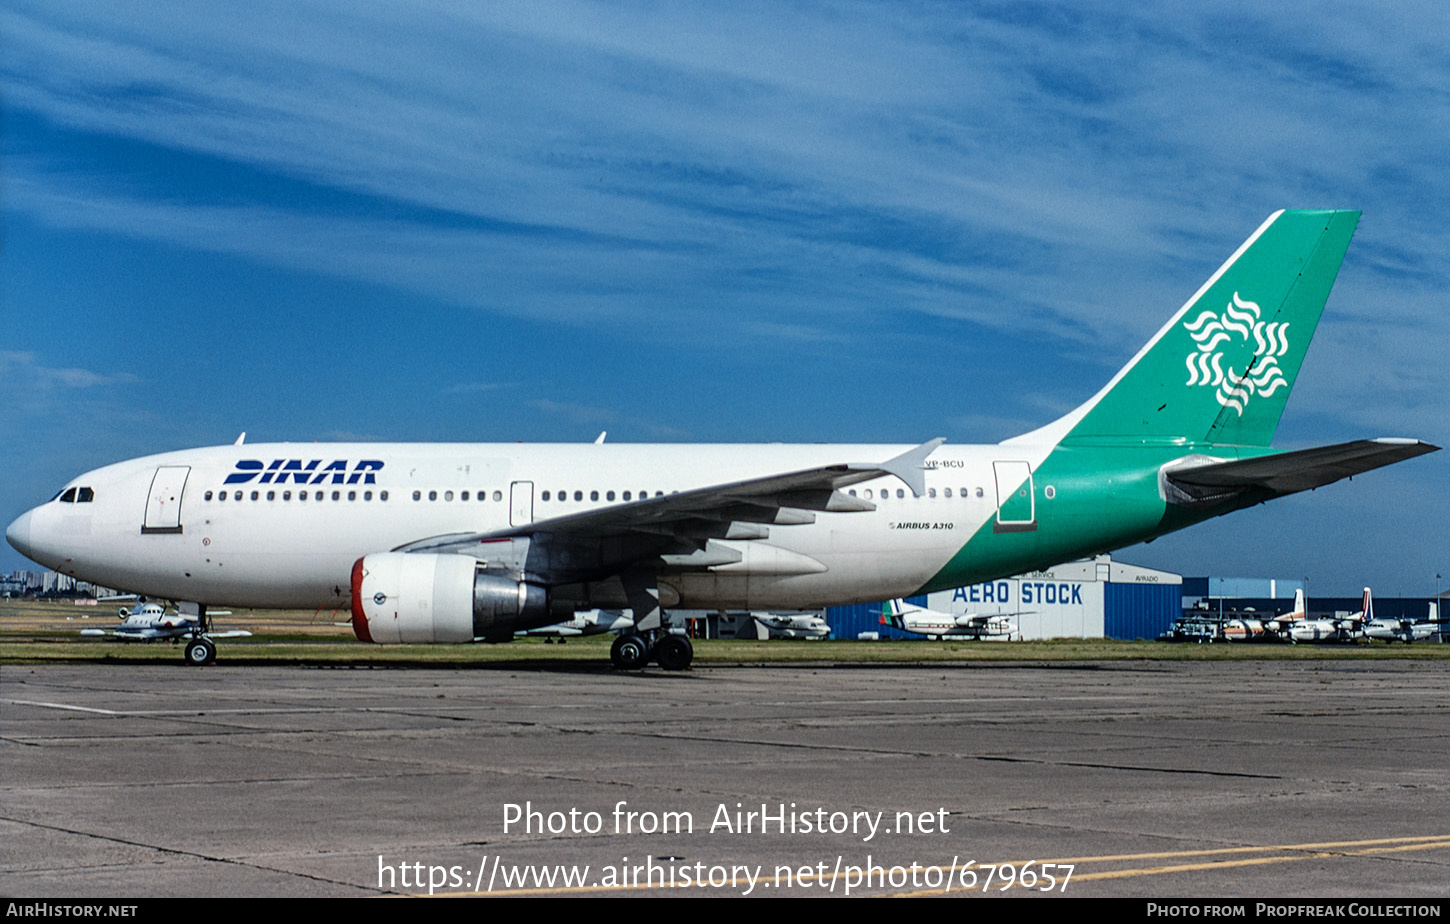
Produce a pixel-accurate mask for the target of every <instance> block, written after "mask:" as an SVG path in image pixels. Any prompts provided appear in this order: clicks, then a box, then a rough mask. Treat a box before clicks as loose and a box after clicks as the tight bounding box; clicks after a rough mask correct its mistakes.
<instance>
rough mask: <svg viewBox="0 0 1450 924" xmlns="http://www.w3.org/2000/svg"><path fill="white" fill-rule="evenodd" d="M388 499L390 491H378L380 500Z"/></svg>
mask: <svg viewBox="0 0 1450 924" xmlns="http://www.w3.org/2000/svg"><path fill="white" fill-rule="evenodd" d="M387 499H388V492H387V491H379V492H378V500H380V501H385V500H387Z"/></svg>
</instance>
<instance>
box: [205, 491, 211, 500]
mask: <svg viewBox="0 0 1450 924" xmlns="http://www.w3.org/2000/svg"><path fill="white" fill-rule="evenodd" d="M206 500H211V492H210V491H208V492H206Z"/></svg>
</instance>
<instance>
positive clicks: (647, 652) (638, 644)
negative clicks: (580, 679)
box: [609, 630, 695, 671]
mask: <svg viewBox="0 0 1450 924" xmlns="http://www.w3.org/2000/svg"><path fill="white" fill-rule="evenodd" d="M609 660H610V661H612V662H613V663H614V666H615V667H616V668H618V669H619V670H622V671H637V670H640V669H642V668H643V667H644V666H645V665H647V664H649V662H651V661H655V662H658V664H659V666H660V667H662V668H664V669H665V670H667V671H682V670H686V669H687V668H689V666H690V662H692V661H694V660H695V646H694V645H691V644H690V640H689V639H688V638H686V637H685V636H683V635H672V634H670V633H668V632H660V631H658V630H656V631H653V632H643V633H640V632H626V633H625V634H624V635H621V636H620V637H619V638H617V639H615V640H614V645H613V646H611V647H610V649H609Z"/></svg>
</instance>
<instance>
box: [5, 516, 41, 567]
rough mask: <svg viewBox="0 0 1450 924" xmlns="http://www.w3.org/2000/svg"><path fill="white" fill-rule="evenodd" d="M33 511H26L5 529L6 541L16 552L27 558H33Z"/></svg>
mask: <svg viewBox="0 0 1450 924" xmlns="http://www.w3.org/2000/svg"><path fill="white" fill-rule="evenodd" d="M31 513H32V511H29V510H27V511H25V512H24V513H22V514H21V515H20V516H18V517H16V518H15V522H14V523H11V524H10V525H9V526H7V527H5V541H6V542H8V543H10V545H11V546H13V547H14V548H15V551H17V552H19V553H20V554H21V555H24V556H25V557H26V558H33V557H34V556H32V555H31V554H30V553H31V551H32V550H31V546H30V514H31Z"/></svg>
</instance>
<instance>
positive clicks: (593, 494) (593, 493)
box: [589, 491, 599, 501]
mask: <svg viewBox="0 0 1450 924" xmlns="http://www.w3.org/2000/svg"><path fill="white" fill-rule="evenodd" d="M589 499H590V500H592V501H597V500H599V492H598V491H590V492H589Z"/></svg>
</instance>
